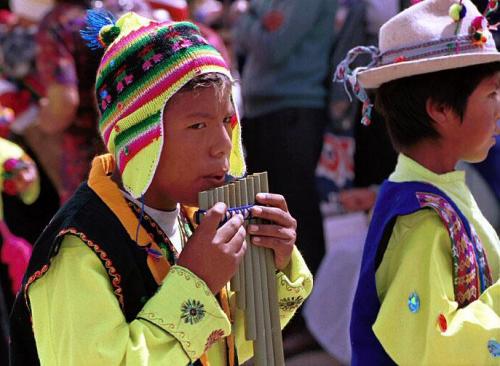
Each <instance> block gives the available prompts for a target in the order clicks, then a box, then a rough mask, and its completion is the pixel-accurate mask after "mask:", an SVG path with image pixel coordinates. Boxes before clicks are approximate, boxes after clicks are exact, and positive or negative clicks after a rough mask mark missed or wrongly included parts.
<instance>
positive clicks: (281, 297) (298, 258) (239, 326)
mask: <svg viewBox="0 0 500 366" xmlns="http://www.w3.org/2000/svg"><path fill="white" fill-rule="evenodd" d="M312 287H313V276H312V274H311V272H310V271H309V268H307V265H306V263H305V261H304V259H303V258H302V255H301V254H300V252H299V251H298V249H297V247H294V249H293V252H292V257H291V260H290V263H289V264H288V266H287V267H286V268H285V269H284V270H283V272H278V273H277V274H276V288H277V292H278V301H279V308H280V323H281V329H283V328H284V327H285V325H286V324H288V322H289V321H290V319H291V318H292V317H293V315H294V314H295V312H296V311H297V309H298V308H299V307H300V305H302V303H303V302H304V300H305V299H306V298H307V297H308V296H309V294H310V293H311V291H312ZM230 301H231V307H232V309H236V311H235V316H234V319H235V321H234V323H235V327H234V329H235V337H236V348H237V350H238V360H239V362H240V363H243V362H245V361H246V360H248V359H249V358H251V357H252V356H253V346H252V342H249V341H247V340H246V339H245V327H244V313H243V311H241V310H240V309H238V308H237V306H235V304H234V302H235V296H234V293H233V294H232V296H231V300H230Z"/></svg>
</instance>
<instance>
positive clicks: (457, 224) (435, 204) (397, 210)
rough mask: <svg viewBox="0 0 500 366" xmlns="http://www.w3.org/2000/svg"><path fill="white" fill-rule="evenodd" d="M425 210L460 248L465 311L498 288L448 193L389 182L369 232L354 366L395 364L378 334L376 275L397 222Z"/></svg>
mask: <svg viewBox="0 0 500 366" xmlns="http://www.w3.org/2000/svg"><path fill="white" fill-rule="evenodd" d="M424 208H431V209H434V210H435V211H436V212H437V214H438V215H439V217H440V218H441V221H442V222H443V224H444V225H445V227H446V228H447V229H448V232H449V234H450V239H451V242H452V246H453V247H454V248H453V250H452V252H453V253H454V255H453V271H454V280H455V281H454V282H455V301H457V302H458V304H459V307H463V306H466V305H467V304H469V303H470V302H472V301H474V300H476V299H477V298H478V297H479V295H480V294H481V293H482V292H483V291H484V290H485V289H486V288H488V287H489V286H490V285H491V283H492V280H491V274H490V271H489V267H488V263H487V261H486V256H485V253H484V251H483V248H482V245H481V242H480V240H479V237H478V236H477V234H476V233H475V231H474V228H473V227H472V226H471V225H470V224H469V222H468V221H467V219H466V218H465V216H464V215H463V214H462V213H461V212H460V210H459V209H458V207H457V206H456V205H455V203H454V202H453V201H452V200H451V199H450V198H449V197H448V196H447V195H446V194H445V193H444V192H442V191H441V190H439V189H438V188H436V187H435V186H433V185H430V184H427V183H420V182H407V183H394V182H389V181H385V182H384V184H383V185H382V187H381V189H380V193H379V196H378V198H377V203H376V205H375V211H374V214H373V219H372V221H371V223H370V227H369V229H368V236H367V239H366V242H365V247H364V251H363V259H362V263H361V270H360V276H359V282H358V287H357V290H356V295H355V297H354V303H353V309H352V315H351V327H350V333H351V345H352V365H353V366H357V365H394V364H395V363H394V361H393V360H392V359H391V358H390V357H389V355H388V354H387V353H386V352H385V350H384V348H383V347H382V345H381V344H380V342H379V341H378V339H377V337H376V336H375V334H374V332H373V330H372V326H373V324H374V323H375V320H376V318H377V315H378V312H379V310H380V301H379V298H378V295H377V288H376V283H375V273H376V271H377V268H378V266H379V265H380V263H381V261H382V258H383V256H384V252H385V250H386V248H387V244H388V242H389V239H390V236H391V234H392V229H393V226H394V223H395V222H396V218H397V217H398V216H402V215H408V214H411V213H414V212H416V211H418V210H421V209H424ZM459 244H460V245H459ZM471 274H472V275H471ZM457 279H460V280H457ZM471 289H472V291H471Z"/></svg>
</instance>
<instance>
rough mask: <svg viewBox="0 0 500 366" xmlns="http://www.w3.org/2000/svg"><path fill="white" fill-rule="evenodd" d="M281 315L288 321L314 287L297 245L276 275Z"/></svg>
mask: <svg viewBox="0 0 500 366" xmlns="http://www.w3.org/2000/svg"><path fill="white" fill-rule="evenodd" d="M276 280H277V288H278V301H279V307H280V316H281V318H282V319H286V320H287V321H288V320H289V319H290V318H291V317H292V316H293V314H295V311H296V310H297V309H298V308H299V307H300V305H302V303H303V302H304V300H305V299H306V298H307V297H308V296H309V294H310V293H311V290H312V287H313V277H312V274H311V272H310V271H309V268H307V265H306V263H305V262H304V259H303V258H302V256H301V254H300V252H299V251H298V249H297V247H294V248H293V252H292V258H291V260H290V263H289V264H288V266H287V267H286V268H285V269H284V270H283V272H278V274H277V275H276Z"/></svg>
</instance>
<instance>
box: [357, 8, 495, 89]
mask: <svg viewBox="0 0 500 366" xmlns="http://www.w3.org/2000/svg"><path fill="white" fill-rule="evenodd" d="M454 4H458V5H459V4H461V5H462V6H464V7H465V16H464V17H463V18H462V19H461V20H460V21H458V22H457V21H455V20H454V19H452V17H451V16H450V7H451V6H452V5H454ZM481 16H482V14H481V13H480V12H479V10H478V9H477V8H476V6H475V5H474V4H473V3H472V2H471V1H470V0H463V1H457V0H424V1H421V2H419V3H417V4H416V5H413V6H411V7H409V8H408V9H406V10H405V11H403V12H401V13H399V14H398V15H396V16H394V17H393V18H391V19H390V20H389V21H387V22H386V23H385V24H384V25H383V26H382V27H381V28H380V31H379V54H378V55H377V61H376V63H374V64H373V65H372V66H371V67H368V68H366V69H360V70H359V72H358V73H357V76H358V80H359V82H360V84H361V86H362V87H363V88H365V89H373V88H377V87H379V86H380V85H382V84H383V83H386V82H388V81H391V80H396V79H401V78H404V77H407V76H413V75H419V74H425V73H430V72H435V71H440V70H448V69H455V68H460V67H466V66H471V65H477V64H484V63H490V62H495V61H500V53H499V52H498V51H497V49H496V46H495V41H494V39H493V36H492V34H491V32H490V31H489V29H488V25H487V21H486V19H484V21H483V27H482V28H481V29H480V30H479V31H480V32H481V34H482V36H483V37H484V38H483V41H486V42H481V41H476V40H475V39H474V35H475V33H476V32H477V29H475V28H474V27H473V26H472V25H473V23H474V24H477V23H478V20H479V19H477V18H478V17H481ZM473 28H474V29H473Z"/></svg>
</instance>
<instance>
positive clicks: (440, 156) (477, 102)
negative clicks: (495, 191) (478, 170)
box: [337, 0, 500, 366]
mask: <svg viewBox="0 0 500 366" xmlns="http://www.w3.org/2000/svg"><path fill="white" fill-rule="evenodd" d="M498 6H499V4H498V1H490V2H489V5H488V9H487V11H486V13H485V14H484V15H485V16H488V14H489V13H493V12H495V11H497V9H498ZM485 16H483V15H481V14H480V13H479V11H478V10H477V9H476V7H475V6H474V5H473V3H472V2H471V1H469V0H463V1H458V0H457V1H453V0H424V1H422V2H419V3H418V4H416V5H414V6H413V7H410V8H409V9H407V10H405V11H404V12H402V13H400V14H399V15H396V16H395V17H393V18H392V19H391V20H389V21H388V22H387V23H386V24H384V25H383V26H382V28H381V29H380V37H379V39H380V51H378V50H377V49H376V48H374V47H371V48H361V47H358V48H356V49H354V50H352V51H351V52H350V54H349V56H348V58H347V59H346V61H345V62H343V63H342V64H341V65H340V66H339V67H338V68H337V78H338V79H340V80H343V81H346V82H348V83H350V84H351V86H352V87H353V91H354V92H355V93H356V94H357V96H358V97H359V98H360V99H361V100H362V101H363V102H364V103H365V111H366V112H369V109H370V108H371V106H370V104H369V101H368V99H367V95H366V93H365V92H364V90H363V88H366V89H373V88H378V89H377V91H376V106H377V107H378V108H379V109H380V111H381V112H382V114H383V116H384V118H385V120H386V123H387V127H388V130H389V134H390V136H391V140H392V142H393V145H394V146H395V147H396V149H397V150H398V151H399V152H400V156H399V160H398V163H397V166H396V168H395V171H394V172H393V173H392V175H391V176H390V177H389V180H388V181H387V182H385V183H384V184H383V185H382V187H381V190H380V193H379V196H378V199H377V203H376V207H375V210H374V214H373V219H372V222H371V224H370V228H369V232H368V237H367V239H366V243H365V248H364V253H363V260H362V264H361V272H360V279H359V284H358V288H357V291H356V295H355V299H354V304H353V310H352V318H351V344H352V350H353V359H352V364H353V365H392V364H398V365H454V366H456V365H498V364H499V357H500V343H499V342H500V279H499V276H500V241H499V239H498V236H497V233H496V232H495V230H494V229H493V228H492V227H491V225H490V224H489V223H488V222H487V220H486V219H485V218H484V216H483V215H482V213H481V211H480V210H479V208H478V206H477V204H476V202H475V200H474V198H473V197H472V194H471V193H470V191H469V189H468V188H467V186H466V184H465V176H464V174H463V172H460V171H455V165H456V163H457V162H458V161H459V160H465V161H469V162H478V161H482V160H484V159H485V158H486V156H487V154H488V150H489V149H490V148H491V147H492V146H493V145H494V144H495V136H496V135H498V134H499V133H500V126H499V125H498V120H499V119H500V53H499V52H498V51H497V49H496V47H495V43H494V41H493V37H492V35H491V33H490V30H489V25H488V22H487V20H486V18H485ZM363 52H368V53H371V54H372V56H373V62H372V63H371V64H370V65H369V66H368V67H366V68H358V69H356V70H349V68H348V64H349V63H351V62H352V61H353V59H354V58H355V56H356V54H359V53H363ZM366 117H368V114H367V115H366ZM365 121H367V120H365ZM498 168H499V167H497V169H498Z"/></svg>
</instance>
